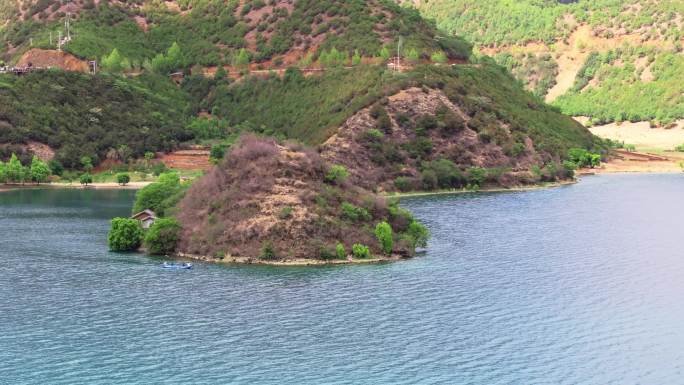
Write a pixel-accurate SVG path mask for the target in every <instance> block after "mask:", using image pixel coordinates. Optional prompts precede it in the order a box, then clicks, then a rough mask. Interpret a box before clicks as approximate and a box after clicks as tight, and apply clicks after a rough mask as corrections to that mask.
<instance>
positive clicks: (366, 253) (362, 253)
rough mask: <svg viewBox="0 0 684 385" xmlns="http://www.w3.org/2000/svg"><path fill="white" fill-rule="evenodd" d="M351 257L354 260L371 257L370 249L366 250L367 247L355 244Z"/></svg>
mask: <svg viewBox="0 0 684 385" xmlns="http://www.w3.org/2000/svg"><path fill="white" fill-rule="evenodd" d="M352 255H353V256H354V258H358V259H363V258H370V256H371V254H370V249H369V248H368V246H365V245H361V244H358V243H355V244H354V245H353V246H352Z"/></svg>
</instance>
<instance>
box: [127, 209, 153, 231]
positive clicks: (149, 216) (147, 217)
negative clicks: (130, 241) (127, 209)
mask: <svg viewBox="0 0 684 385" xmlns="http://www.w3.org/2000/svg"><path fill="white" fill-rule="evenodd" d="M131 219H135V220H136V221H138V222H140V226H142V228H143V229H149V228H150V226H152V224H153V223H154V221H156V220H157V215H156V214H155V213H154V211H152V210H150V209H146V210H143V211H141V212H139V213H137V214H135V215H133V216H132V217H131Z"/></svg>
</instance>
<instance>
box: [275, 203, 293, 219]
mask: <svg viewBox="0 0 684 385" xmlns="http://www.w3.org/2000/svg"><path fill="white" fill-rule="evenodd" d="M278 218H280V219H289V218H292V207H290V206H285V207H283V208H282V209H281V210H280V213H278Z"/></svg>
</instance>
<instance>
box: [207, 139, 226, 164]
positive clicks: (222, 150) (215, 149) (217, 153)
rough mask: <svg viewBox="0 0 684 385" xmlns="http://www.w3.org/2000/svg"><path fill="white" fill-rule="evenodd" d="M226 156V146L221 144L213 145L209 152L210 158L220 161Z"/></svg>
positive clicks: (216, 161) (215, 161)
mask: <svg viewBox="0 0 684 385" xmlns="http://www.w3.org/2000/svg"><path fill="white" fill-rule="evenodd" d="M224 156H226V147H225V146H224V145H221V144H215V145H213V146H211V152H210V153H209V158H210V159H211V160H212V161H213V162H214V163H218V162H220V161H221V160H222V159H223V157H224Z"/></svg>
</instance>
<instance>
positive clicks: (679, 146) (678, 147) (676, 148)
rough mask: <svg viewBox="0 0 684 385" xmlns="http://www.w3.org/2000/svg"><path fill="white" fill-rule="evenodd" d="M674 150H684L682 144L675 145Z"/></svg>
mask: <svg viewBox="0 0 684 385" xmlns="http://www.w3.org/2000/svg"><path fill="white" fill-rule="evenodd" d="M675 151H677V152H684V144H680V145H678V146H677V147H675Z"/></svg>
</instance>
